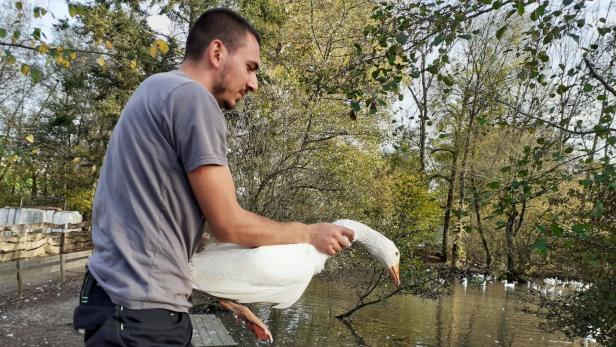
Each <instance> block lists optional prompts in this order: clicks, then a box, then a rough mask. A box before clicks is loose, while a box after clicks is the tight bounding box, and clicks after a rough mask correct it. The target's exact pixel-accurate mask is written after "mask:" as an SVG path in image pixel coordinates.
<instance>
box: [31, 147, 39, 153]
mask: <svg viewBox="0 0 616 347" xmlns="http://www.w3.org/2000/svg"><path fill="white" fill-rule="evenodd" d="M39 153H41V150H40V149H38V148H32V154H39Z"/></svg>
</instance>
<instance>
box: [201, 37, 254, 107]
mask: <svg viewBox="0 0 616 347" xmlns="http://www.w3.org/2000/svg"><path fill="white" fill-rule="evenodd" d="M259 53H260V50H259V43H258V42H257V39H256V38H255V37H254V36H253V35H251V34H249V33H246V38H245V40H244V44H243V45H241V46H239V47H237V48H236V49H235V51H233V52H229V54H228V55H227V59H226V60H225V61H224V63H223V66H222V67H221V69H220V73H219V75H218V77H217V78H216V80H215V82H214V88H213V89H214V90H213V93H212V94H214V97H215V98H216V100H217V101H218V104H219V105H220V106H221V107H222V108H225V109H227V110H230V109H232V108H234V107H235V105H236V104H237V102H238V101H239V100H240V99H241V98H243V97H244V96H246V94H248V92H250V91H255V90H257V88H258V83H257V70H258V69H259V64H260V63H261V59H260V58H259Z"/></svg>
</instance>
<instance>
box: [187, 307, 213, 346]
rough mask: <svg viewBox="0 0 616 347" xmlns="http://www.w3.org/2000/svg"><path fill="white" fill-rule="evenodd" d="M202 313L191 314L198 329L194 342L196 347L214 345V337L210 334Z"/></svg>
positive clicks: (194, 326) (194, 325)
mask: <svg viewBox="0 0 616 347" xmlns="http://www.w3.org/2000/svg"><path fill="white" fill-rule="evenodd" d="M201 316H202V315H191V318H190V319H191V321H192V323H193V324H192V325H193V328H194V329H195V330H196V331H197V334H196V335H193V340H192V343H193V345H194V346H195V347H200V346H213V342H212V338H211V337H210V335H208V333H207V330H206V329H205V320H204V319H203V317H201Z"/></svg>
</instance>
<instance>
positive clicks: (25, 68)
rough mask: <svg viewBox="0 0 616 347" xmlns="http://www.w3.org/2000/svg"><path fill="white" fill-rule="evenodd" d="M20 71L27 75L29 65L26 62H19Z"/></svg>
mask: <svg viewBox="0 0 616 347" xmlns="http://www.w3.org/2000/svg"><path fill="white" fill-rule="evenodd" d="M21 73H22V74H23V75H24V76H28V74H29V73H30V66H29V65H27V64H21Z"/></svg>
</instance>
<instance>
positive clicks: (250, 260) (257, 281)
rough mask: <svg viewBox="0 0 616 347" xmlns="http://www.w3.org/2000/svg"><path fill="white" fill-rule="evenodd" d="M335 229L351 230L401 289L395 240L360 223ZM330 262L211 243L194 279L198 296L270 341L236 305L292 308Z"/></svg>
mask: <svg viewBox="0 0 616 347" xmlns="http://www.w3.org/2000/svg"><path fill="white" fill-rule="evenodd" d="M334 224H337V225H341V226H343V227H346V228H348V229H351V230H353V231H354V232H355V238H354V240H352V241H353V242H354V243H359V244H361V245H363V246H364V247H366V249H367V250H368V252H369V253H370V254H372V255H373V256H374V257H375V258H376V259H377V260H379V262H380V263H381V264H382V265H383V266H384V267H385V268H386V269H387V270H388V271H389V274H390V277H391V278H392V280H393V281H394V283H395V284H396V285H400V273H399V264H400V252H399V251H398V248H397V247H396V245H394V243H393V242H392V241H391V240H389V239H388V238H387V237H385V236H383V235H382V234H380V233H379V232H377V231H375V230H373V229H372V228H370V227H368V226H367V225H364V224H362V223H359V222H356V221H352V220H348V219H344V220H338V221H336V222H334ZM328 258H329V256H328V255H326V254H324V253H321V252H319V251H317V249H316V248H314V247H313V246H312V245H310V244H305V243H301V244H288V245H275V246H262V247H257V248H245V247H242V246H239V245H236V244H230V243H212V244H210V245H208V246H206V247H205V249H204V250H203V251H202V252H200V253H197V254H195V255H194V256H193V258H192V261H191V264H190V268H191V279H192V284H193V288H194V289H195V290H199V291H203V292H206V293H208V294H210V295H212V296H215V297H217V298H219V299H221V300H220V304H221V305H222V306H223V307H225V308H227V309H229V310H231V311H233V312H234V313H236V314H237V315H238V316H240V317H241V318H242V319H244V320H245V321H246V322H247V323H248V326H249V328H250V329H251V330H252V331H253V332H254V333H255V334H256V335H257V337H259V338H260V339H264V340H270V341H271V340H272V336H271V333H270V332H269V330H268V329H267V327H266V326H265V324H263V322H262V321H261V320H260V319H259V318H257V317H256V316H255V315H254V314H253V313H252V312H250V310H249V309H248V308H247V307H245V306H243V305H240V304H238V303H236V302H240V303H255V302H261V303H273V304H276V306H274V307H275V308H286V307H289V306H291V305H293V304H294V303H295V302H296V301H297V300H298V299H299V298H300V297H301V296H302V294H303V293H304V290H306V288H307V287H308V284H309V283H310V281H311V279H312V276H314V275H315V274H318V273H319V272H321V271H322V270H323V268H324V267H325V261H326V260H327V259H328ZM225 299H228V300H225ZM231 300H232V301H231ZM233 301H236V302H233Z"/></svg>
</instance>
